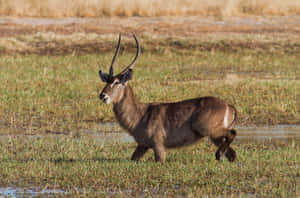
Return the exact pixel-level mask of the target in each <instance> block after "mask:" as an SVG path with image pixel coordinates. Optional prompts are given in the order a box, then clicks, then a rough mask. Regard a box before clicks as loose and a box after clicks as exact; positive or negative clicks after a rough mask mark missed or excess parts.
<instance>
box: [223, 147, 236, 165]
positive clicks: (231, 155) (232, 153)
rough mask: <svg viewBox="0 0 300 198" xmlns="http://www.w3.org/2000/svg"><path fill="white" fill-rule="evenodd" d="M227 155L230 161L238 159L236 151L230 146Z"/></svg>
mask: <svg viewBox="0 0 300 198" xmlns="http://www.w3.org/2000/svg"><path fill="white" fill-rule="evenodd" d="M225 156H226V157H227V159H228V160H229V161H230V162H233V161H234V160H235V159H236V152H235V151H234V150H233V149H232V148H231V147H230V146H229V147H228V149H227V151H226V153H225Z"/></svg>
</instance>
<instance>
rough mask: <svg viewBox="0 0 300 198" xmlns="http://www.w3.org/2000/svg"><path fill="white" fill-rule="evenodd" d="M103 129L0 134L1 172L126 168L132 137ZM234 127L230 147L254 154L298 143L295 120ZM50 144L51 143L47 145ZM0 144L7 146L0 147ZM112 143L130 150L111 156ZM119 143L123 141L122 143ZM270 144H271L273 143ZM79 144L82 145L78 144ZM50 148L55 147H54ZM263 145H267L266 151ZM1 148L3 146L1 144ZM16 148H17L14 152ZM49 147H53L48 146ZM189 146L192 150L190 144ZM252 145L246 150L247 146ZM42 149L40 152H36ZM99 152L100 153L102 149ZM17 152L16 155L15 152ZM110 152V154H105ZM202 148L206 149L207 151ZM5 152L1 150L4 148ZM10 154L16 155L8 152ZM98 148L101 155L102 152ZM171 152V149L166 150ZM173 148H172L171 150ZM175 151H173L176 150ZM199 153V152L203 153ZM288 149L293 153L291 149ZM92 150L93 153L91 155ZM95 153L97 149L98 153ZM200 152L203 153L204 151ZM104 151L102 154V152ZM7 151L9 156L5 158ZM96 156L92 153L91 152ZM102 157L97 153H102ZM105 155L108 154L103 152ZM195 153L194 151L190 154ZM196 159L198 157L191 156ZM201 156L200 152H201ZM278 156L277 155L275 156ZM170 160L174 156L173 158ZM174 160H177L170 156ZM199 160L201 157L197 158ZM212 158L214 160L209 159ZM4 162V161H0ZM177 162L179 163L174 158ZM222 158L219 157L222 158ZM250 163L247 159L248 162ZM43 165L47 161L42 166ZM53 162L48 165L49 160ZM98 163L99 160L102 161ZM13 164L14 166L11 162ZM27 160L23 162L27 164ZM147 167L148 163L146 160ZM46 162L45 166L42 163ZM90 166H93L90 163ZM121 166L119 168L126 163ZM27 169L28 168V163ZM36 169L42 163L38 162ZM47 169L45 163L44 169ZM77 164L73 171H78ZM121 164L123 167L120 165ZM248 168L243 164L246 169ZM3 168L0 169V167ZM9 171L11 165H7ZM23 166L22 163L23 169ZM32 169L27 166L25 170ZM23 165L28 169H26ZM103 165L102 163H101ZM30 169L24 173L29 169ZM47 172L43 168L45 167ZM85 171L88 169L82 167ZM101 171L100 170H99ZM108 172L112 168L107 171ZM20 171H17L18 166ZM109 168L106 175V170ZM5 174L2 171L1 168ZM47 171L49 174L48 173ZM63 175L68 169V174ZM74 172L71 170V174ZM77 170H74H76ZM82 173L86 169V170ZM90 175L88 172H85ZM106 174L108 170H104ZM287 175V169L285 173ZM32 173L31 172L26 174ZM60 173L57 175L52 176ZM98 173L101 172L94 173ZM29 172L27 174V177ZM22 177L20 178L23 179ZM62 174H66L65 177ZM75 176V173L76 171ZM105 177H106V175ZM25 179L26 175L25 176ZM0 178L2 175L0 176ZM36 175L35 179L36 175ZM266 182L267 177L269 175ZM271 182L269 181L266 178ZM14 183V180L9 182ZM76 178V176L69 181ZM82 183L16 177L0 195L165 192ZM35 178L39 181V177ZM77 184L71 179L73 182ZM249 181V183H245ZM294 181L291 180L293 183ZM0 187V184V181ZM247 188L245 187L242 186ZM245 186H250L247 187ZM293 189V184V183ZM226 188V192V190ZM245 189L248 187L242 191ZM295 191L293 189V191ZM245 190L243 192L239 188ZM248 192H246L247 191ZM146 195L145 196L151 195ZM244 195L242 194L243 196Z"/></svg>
mask: <svg viewBox="0 0 300 198" xmlns="http://www.w3.org/2000/svg"><path fill="white" fill-rule="evenodd" d="M105 127H106V128H105V131H96V130H81V131H80V132H79V133H78V134H79V135H77V136H73V135H72V134H68V133H64V134H61V135H59V134H56V135H54V134H52V135H41V134H40V135H1V136H0V150H1V147H2V150H3V148H5V147H6V148H7V149H8V153H11V154H2V155H3V156H2V157H1V156H0V157H1V158H0V171H1V166H3V165H4V164H5V163H8V162H10V163H13V164H15V165H17V166H19V165H18V164H20V165H21V166H23V165H22V164H27V165H29V166H31V165H30V164H31V163H33V165H34V166H36V165H37V164H40V165H38V166H46V167H48V166H50V167H52V166H53V167H52V168H51V169H57V168H59V167H61V168H63V167H65V166H67V167H69V166H70V168H71V169H74V168H75V167H77V166H78V165H80V166H82V165H84V164H86V165H87V166H88V167H89V166H91V167H90V168H91V169H90V170H89V171H92V172H93V169H94V168H96V167H98V166H100V168H101V167H102V166H103V165H105V164H107V165H108V166H115V165H116V166H118V164H119V165H122V166H124V165H125V167H126V166H128V165H126V164H131V165H132V164H134V163H132V162H131V161H130V160H129V159H128V157H129V155H130V153H131V152H132V151H131V150H132V147H131V146H130V145H132V143H133V142H134V139H133V138H132V137H131V136H129V135H128V134H127V133H125V132H123V131H121V132H114V133H111V132H107V129H108V128H111V129H112V131H114V130H115V129H116V124H115V123H106V124H105ZM236 129H237V131H238V136H237V138H236V140H235V141H234V142H233V147H235V148H243V147H245V148H247V152H248V149H249V146H250V147H252V146H253V148H252V149H254V151H255V153H256V152H257V153H260V155H262V156H269V154H264V152H269V151H268V150H270V152H271V153H272V155H273V153H274V155H276V153H277V152H282V151H280V150H281V147H282V149H283V148H285V147H286V146H284V145H289V146H288V147H291V148H295V149H296V148H297V147H298V146H299V143H300V125H278V126H268V127H267V126H266V127H241V126H240V127H236ZM204 142H206V143H204V144H203V143H199V144H196V145H195V146H193V147H194V149H196V148H199V151H202V150H203V149H204V150H207V147H206V146H205V147H204V148H203V145H206V144H207V141H204ZM52 144H54V145H52ZM3 145H7V146H5V147H3ZM110 145H111V146H113V147H116V148H122V147H124V148H123V149H125V150H128V149H129V154H126V155H125V156H124V154H122V155H120V157H119V155H117V156H116V155H115V154H114V153H115V152H111V151H105V150H103V149H104V148H105V147H110ZM122 145H124V146H122ZM272 145H273V146H272ZM83 146H84V149H83ZM208 146H209V150H211V149H212V150H211V151H209V152H208V153H209V156H211V157H213V153H214V150H215V147H214V146H212V145H211V144H210V143H208ZM53 149H54V150H53ZM266 149H267V150H266ZM4 150H5V149H4ZM18 150H19V151H18ZM51 150H52V151H51ZM192 150H193V149H192ZM250 150H251V149H250ZM41 151H42V152H45V153H44V154H43V153H40V152H41ZM103 151H104V153H103ZM187 151H189V148H187V150H186V149H179V150H178V153H180V154H183V156H184V155H185V153H186V152H187ZM245 151H246V150H245V149H239V151H238V153H239V157H240V159H239V160H238V162H237V164H235V165H234V166H238V167H239V166H240V167H244V168H246V167H247V166H250V164H251V163H253V162H251V161H252V160H253V159H252V158H253V157H250V158H249V159H247V158H245V157H246V156H244V155H247V154H245V153H243V152H245ZM19 152H21V153H20V154H18V153H19ZM109 152H111V154H109ZM206 152H207V151H206ZM3 153H6V152H3ZM13 153H15V154H13ZM101 153H103V154H101ZM171 153H172V152H171ZM173 153H174V151H173ZM175 153H177V152H176V151H175ZM202 153H203V152H202ZM292 153H293V152H292ZM95 154H96V155H95ZM99 154H101V155H100V156H99ZM204 154H205V152H204ZM102 155H103V156H102ZM9 156H10V157H9ZM96 156H97V157H96ZM101 156H102V157H101ZM108 156H110V157H108ZM176 158H177V159H178V160H179V159H181V158H182V156H177V157H176ZM193 158H195V156H194V155H192V156H191V159H193ZM196 158H198V157H196ZM201 158H203V156H202V157H201ZM279 158H280V159H282V157H279ZM173 160H174V159H173ZM295 160H296V161H297V159H296V158H290V157H287V158H286V162H284V163H288V164H291V163H292V164H294V163H297V162H296V161H295ZM175 161H176V160H175ZM200 161H202V160H200ZM213 161H214V160H213ZM1 163H3V165H1ZM168 163H174V162H168ZM177 163H179V162H177ZM199 163H200V164H201V163H203V162H199ZM222 163H224V162H222ZM248 163H250V164H248ZM47 164H48V165H47ZM51 164H52V165H51ZM101 164H103V165H101ZM143 164H144V165H141V166H148V165H147V164H149V161H148V160H147V161H146V162H144V163H143ZM15 165H14V166H15ZM27 165H26V166H27ZM151 166H152V165H151ZM46 167H45V168H46ZM92 167H94V168H92ZM125 167H123V168H125ZM28 168H29V167H28ZM39 168H41V167H39ZM46 169H47V168H46ZM75 169H76V171H80V169H81V168H75ZM77 169H78V170H77ZM125 169H126V168H125ZM246 169H247V168H246ZM293 169H299V167H298V166H297V165H292V166H291V170H293ZM3 170H4V168H2V171H3ZM8 170H10V169H8ZM25 170H26V168H25ZM29 170H31V171H33V170H32V169H31V168H30V169H29ZM29 170H28V171H29ZM101 170H102V168H101ZM31 171H29V173H30V172H31ZM44 171H46V172H47V170H44ZM87 171H88V170H87ZM103 171H104V170H103ZM110 171H113V170H110ZM21 172H22V170H21ZM67 172H68V171H67V170H64V171H63V172H61V173H60V174H66V173H67ZM111 173H112V172H111ZM111 173H110V174H111ZM1 174H5V173H3V172H2V173H0V176H1ZM18 174H20V175H19V177H25V176H24V175H23V174H28V172H26V173H23V174H22V173H18ZM37 174H41V176H39V177H41V179H42V178H43V176H42V175H43V174H44V173H43V172H38V173H37ZM48 174H49V173H48ZM67 174H68V173H67ZM74 174H75V173H74ZM76 174H79V173H76ZM85 174H86V173H85ZM89 174H90V173H89ZM105 174H107V172H106V173H105ZM287 174H288V173H287ZM29 175H31V174H29ZM57 176H58V177H59V175H57ZM99 176H100V178H101V174H100V175H99ZM26 177H28V176H26ZM26 177H25V178H26ZM52 177H53V176H47V177H46V178H44V179H45V180H48V179H50V181H51V178H52ZM67 177H70V175H69V176H67ZM76 177H79V176H76ZM108 177H109V178H111V177H110V176H109V175H108ZM29 178H30V176H29ZM84 178H85V179H88V178H90V176H84ZM0 179H1V178H0ZM36 179H37V178H35V176H34V177H33V180H36ZM38 180H39V179H38ZM268 181H269V180H268ZM270 181H272V180H270ZM14 182H16V181H14ZM73 182H75V181H73ZM87 182H88V183H87V186H85V185H83V184H82V183H81V182H79V183H77V185H78V186H76V185H75V186H74V185H73V184H72V187H70V186H68V185H67V186H66V187H65V186H64V185H61V184H60V185H57V187H55V185H54V186H53V183H52V184H51V182H49V183H47V184H42V185H40V186H39V185H37V186H33V184H34V183H35V182H33V183H32V182H30V181H29V184H27V185H25V186H26V187H23V185H24V184H22V185H21V186H19V185H17V183H18V182H16V184H15V185H9V186H7V185H4V186H2V187H0V197H24V196H26V197H41V196H42V197H43V196H47V197H57V196H59V197H61V196H75V195H76V196H88V195H93V196H100V195H101V196H102V195H105V196H121V195H137V194H138V195H139V196H145V197H148V195H149V194H150V195H151V196H152V195H154V194H156V195H159V196H163V195H164V190H163V188H162V187H153V186H148V187H145V186H144V187H142V188H138V189H135V188H131V187H130V186H129V187H124V188H112V187H105V185H103V184H101V185H103V186H102V187H100V189H97V188H94V187H93V185H91V184H89V179H88V180H87ZM38 183H39V182H38ZM75 183H76V182H75ZM249 185H250V184H249ZM293 185H294V184H293ZM0 186H1V184H0ZM228 188H229V189H231V190H232V189H234V187H228ZM247 188H248V187H247ZM249 188H250V187H249ZM295 188H296V187H295ZM172 189H173V190H174V192H177V191H181V190H182V189H183V188H182V187H181V185H179V184H174V187H172ZM231 190H230V191H231ZM246 191H247V190H246ZM293 192H294V191H292V193H293ZM246 194H248V195H249V196H250V197H253V196H254V197H256V194H255V193H249V192H248V193H246ZM236 195H237V196H238V197H239V196H240V194H239V193H237V194H236ZM243 195H245V193H243ZM248 195H247V196H248ZM151 196H150V197H151ZM247 196H246V197H247Z"/></svg>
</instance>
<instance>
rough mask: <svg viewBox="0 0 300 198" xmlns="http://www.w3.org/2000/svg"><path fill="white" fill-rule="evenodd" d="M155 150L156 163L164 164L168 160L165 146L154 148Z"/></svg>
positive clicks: (159, 145) (160, 145)
mask: <svg viewBox="0 0 300 198" xmlns="http://www.w3.org/2000/svg"><path fill="white" fill-rule="evenodd" d="M153 150H154V155H155V161H156V162H161V163H164V162H165V160H166V149H165V147H164V145H162V144H157V145H155V146H154V148H153Z"/></svg>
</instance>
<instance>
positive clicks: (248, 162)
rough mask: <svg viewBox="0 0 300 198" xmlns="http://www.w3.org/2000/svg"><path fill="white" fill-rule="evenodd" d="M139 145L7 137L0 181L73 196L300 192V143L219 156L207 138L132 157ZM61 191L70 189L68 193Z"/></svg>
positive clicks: (251, 146)
mask: <svg viewBox="0 0 300 198" xmlns="http://www.w3.org/2000/svg"><path fill="white" fill-rule="evenodd" d="M134 146H135V145H134V144H116V145H106V144H103V143H101V142H98V140H97V139H95V138H94V137H93V136H82V137H78V138H71V137H68V136H59V137H57V136H56V137H54V136H52V137H51V136H49V137H47V136H45V137H35V138H34V137H33V138H32V137H27V138H26V137H13V136H12V137H3V138H2V139H1V141H0V187H5V186H11V187H13V186H18V187H25V189H26V188H30V187H35V186H39V187H41V188H42V189H52V188H56V189H64V190H66V191H68V192H69V194H70V195H72V196H75V195H77V196H79V195H81V196H84V195H86V196H93V195H94V196H100V195H101V196H107V197H115V196H118V197H127V196H145V197H151V196H152V197H153V196H161V197H162V196H164V197H174V196H175V197H177V196H186V197H194V196H195V195H197V196H200V195H202V196H213V197H215V196H229V197H232V196H233V197H240V196H254V197H297V196H299V194H297V193H299V188H300V186H299V182H298V181H299V177H300V175H299V171H300V170H299V168H300V167H299V163H300V161H299V159H300V158H299V152H297V151H298V150H299V149H300V147H299V144H295V143H292V144H286V145H285V144H278V145H274V144H269V143H267V142H265V143H261V144H257V143H243V144H234V145H233V147H234V148H235V149H236V151H237V153H238V159H237V161H236V162H234V163H230V162H228V161H227V160H224V161H222V162H217V161H216V160H215V158H214V152H215V150H216V148H215V147H214V146H213V145H212V144H210V143H209V142H208V141H207V140H204V141H203V142H201V143H199V144H197V145H195V146H192V147H186V148H182V149H179V150H177V149H176V150H171V151H169V152H168V156H167V162H166V164H164V165H161V164H159V163H155V162H154V157H153V152H152V151H151V152H150V151H149V153H147V154H146V156H144V158H143V160H142V162H141V163H139V164H136V163H134V162H132V161H130V160H128V159H129V158H130V155H131V154H132V152H133V150H134ZM62 196H67V194H63V195H62Z"/></svg>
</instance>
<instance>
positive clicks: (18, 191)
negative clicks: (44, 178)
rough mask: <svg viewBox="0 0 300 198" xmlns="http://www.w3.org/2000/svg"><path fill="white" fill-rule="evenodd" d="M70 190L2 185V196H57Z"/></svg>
mask: <svg viewBox="0 0 300 198" xmlns="http://www.w3.org/2000/svg"><path fill="white" fill-rule="evenodd" d="M67 193H69V192H67V191H64V190H61V189H41V188H38V187H35V188H14V187H0V197H12V198H13V197H41V195H43V196H46V197H55V196H57V195H62V194H67Z"/></svg>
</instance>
